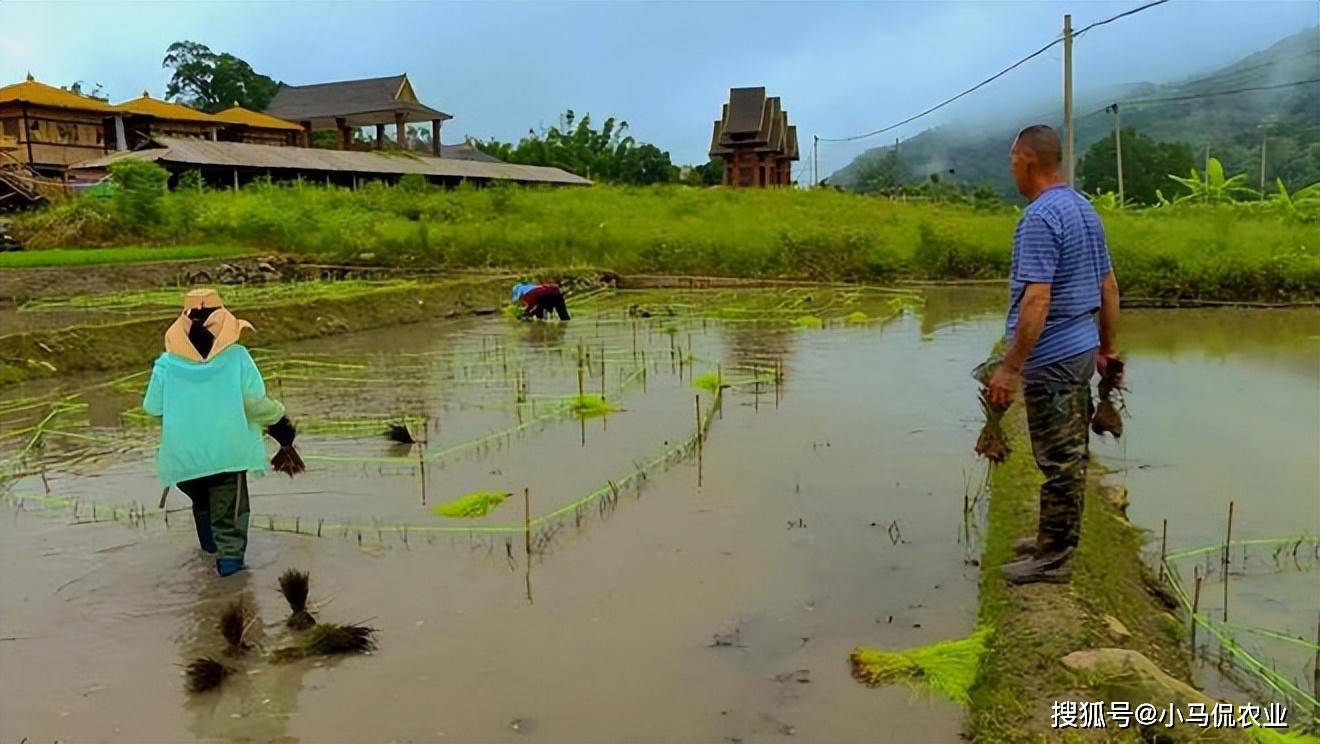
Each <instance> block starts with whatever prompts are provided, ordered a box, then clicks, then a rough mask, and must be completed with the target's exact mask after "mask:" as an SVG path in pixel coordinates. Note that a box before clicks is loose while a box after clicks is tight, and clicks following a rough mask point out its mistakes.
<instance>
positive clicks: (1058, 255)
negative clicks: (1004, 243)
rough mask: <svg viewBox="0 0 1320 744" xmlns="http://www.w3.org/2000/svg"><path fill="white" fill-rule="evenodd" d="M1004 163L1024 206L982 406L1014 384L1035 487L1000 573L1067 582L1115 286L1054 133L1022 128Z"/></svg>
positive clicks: (1109, 355)
mask: <svg viewBox="0 0 1320 744" xmlns="http://www.w3.org/2000/svg"><path fill="white" fill-rule="evenodd" d="M1011 162H1012V168H1013V180H1014V181H1016V182H1017V187H1018V191H1020V192H1021V193H1022V195H1023V196H1025V197H1026V198H1027V199H1028V200H1029V201H1030V202H1031V204H1030V205H1029V206H1028V207H1027V209H1026V211H1025V212H1024V213H1023V214H1022V219H1021V220H1019V222H1018V225H1017V231H1016V232H1015V234H1014V236H1013V265H1012V271H1011V274H1010V299H1009V308H1008V320H1007V324H1006V330H1007V336H1006V340H1007V341H1008V344H1009V348H1008V352H1007V354H1006V355H1005V357H1004V360H1003V362H1002V363H1001V364H1000V365H999V368H998V370H997V371H996V372H995V374H994V377H993V378H992V379H991V381H990V385H989V387H990V402H991V403H992V404H993V405H997V406H1007V405H1008V404H1009V403H1011V402H1012V400H1013V396H1014V394H1015V393H1016V391H1017V388H1018V385H1019V384H1021V385H1022V391H1023V399H1024V403H1025V404H1026V409H1027V428H1028V429H1029V431H1030V435H1031V450H1032V453H1033V455H1034V456H1035V459H1036V465H1037V466H1038V467H1039V468H1040V470H1041V473H1042V474H1043V475H1044V476H1045V482H1044V483H1043V484H1042V485H1041V487H1040V522H1039V527H1038V528H1037V532H1036V537H1035V539H1028V540H1023V541H1020V542H1019V543H1018V544H1017V545H1016V546H1015V547H1016V549H1017V552H1018V553H1019V554H1022V555H1023V556H1024V557H1023V558H1022V559H1021V560H1019V561H1017V562H1015V563H1009V564H1007V565H1005V566H1003V568H1002V571H1003V573H1004V576H1005V578H1007V579H1008V580H1009V581H1011V582H1013V583H1015V584H1025V583H1030V582H1035V581H1056V582H1058V581H1066V580H1067V579H1068V576H1069V575H1070V567H1069V560H1070V559H1071V557H1072V553H1073V550H1074V549H1075V548H1076V547H1077V542H1078V538H1079V536H1080V533H1081V523H1082V501H1083V495H1084V493H1085V489H1086V468H1087V461H1088V459H1089V457H1090V451H1089V431H1088V425H1089V424H1090V420H1091V383H1090V381H1091V375H1092V374H1094V373H1095V372H1096V371H1097V370H1099V371H1100V372H1101V373H1103V371H1104V369H1105V366H1106V365H1107V364H1108V363H1109V361H1110V360H1114V359H1117V358H1118V347H1117V325H1118V301H1119V300H1118V282H1117V280H1116V279H1115V278H1114V272H1113V269H1112V268H1111V266H1110V262H1109V250H1108V248H1107V247H1106V245H1105V231H1104V227H1103V226H1102V225H1101V224H1100V216H1099V215H1097V214H1096V212H1095V210H1094V209H1093V208H1092V207H1091V204H1090V202H1089V201H1087V199H1086V197H1085V196H1083V195H1082V194H1080V193H1078V192H1077V191H1075V190H1073V189H1072V188H1071V187H1070V186H1069V185H1068V183H1067V181H1066V179H1065V178H1064V176H1063V174H1062V173H1060V172H1059V164H1060V162H1061V157H1060V146H1059V136H1058V134H1056V133H1055V131H1054V130H1053V129H1051V128H1049V127H1047V126H1044V125H1035V126H1030V127H1027V128H1026V129H1023V130H1022V131H1021V132H1020V133H1019V134H1018V136H1017V140H1016V141H1015V142H1014V143H1013V148H1012V153H1011Z"/></svg>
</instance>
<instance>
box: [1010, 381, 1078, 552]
mask: <svg viewBox="0 0 1320 744" xmlns="http://www.w3.org/2000/svg"><path fill="white" fill-rule="evenodd" d="M1023 399H1024V402H1025V404H1026V409H1027V428H1028V429H1029V430H1030V432H1031V451H1032V454H1033V455H1035V457H1036V466H1037V467H1039V468H1040V472H1041V474H1042V475H1044V476H1045V482H1044V483H1042V484H1041V486H1040V527H1039V532H1038V534H1037V538H1036V541H1037V545H1039V546H1040V547H1041V548H1042V549H1043V550H1044V551H1046V552H1055V551H1058V550H1063V549H1065V548H1070V547H1075V546H1076V545H1077V540H1078V538H1079V537H1080V536H1081V531H1082V503H1083V498H1084V496H1085V493H1086V465H1087V461H1088V460H1089V459H1090V448H1089V445H1090V439H1089V430H1088V428H1087V425H1088V423H1089V422H1090V420H1091V416H1090V410H1091V386H1090V384H1089V382H1082V383H1076V382H1062V381H1052V380H1051V381H1040V382H1027V383H1026V384H1025V385H1023Z"/></svg>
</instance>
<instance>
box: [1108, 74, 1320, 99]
mask: <svg viewBox="0 0 1320 744" xmlns="http://www.w3.org/2000/svg"><path fill="white" fill-rule="evenodd" d="M1311 83H1320V78H1311V79H1310V80H1294V81H1292V82H1290V83H1279V84H1278V85H1253V86H1251V87H1248V88H1235V89H1233V90H1217V91H1211V92H1210V93H1192V94H1190V95H1185V96H1169V97H1167V98H1137V99H1134V100H1131V101H1127V102H1126V103H1128V104H1137V103H1165V102H1168V101H1190V100H1193V99H1196V98H1213V97H1214V96H1229V95H1233V94H1234V93H1250V92H1251V91H1254V90H1279V89H1280V88H1292V87H1296V86H1298V85H1309V84H1311Z"/></svg>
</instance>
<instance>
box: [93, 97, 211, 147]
mask: <svg viewBox="0 0 1320 744" xmlns="http://www.w3.org/2000/svg"><path fill="white" fill-rule="evenodd" d="M112 108H113V110H114V112H115V113H118V114H120V115H121V116H122V117H123V121H124V134H125V137H126V140H127V142H126V144H127V149H129V150H136V149H137V148H138V146H139V145H141V144H143V143H145V142H148V141H150V139H151V138H152V137H199V138H201V139H208V140H217V139H219V138H220V128H221V127H222V126H223V124H224V122H223V121H221V120H220V119H217V118H216V117H215V116H213V115H211V114H208V113H206V112H205V111H198V110H197V109H195V108H191V107H189V106H184V105H183V104H181V103H170V102H169V101H162V100H160V99H158V98H152V97H151V94H150V93H148V92H147V91H145V90H144V91H142V95H141V96H140V97H138V98H133V99H130V100H127V101H124V102H123V103H116V104H115V105H114V106H113V107H112Z"/></svg>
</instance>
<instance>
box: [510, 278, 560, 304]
mask: <svg viewBox="0 0 1320 744" xmlns="http://www.w3.org/2000/svg"><path fill="white" fill-rule="evenodd" d="M557 294H559V285H557V284H541V285H538V286H535V287H532V288H531V289H529V290H527V291H526V292H523V295H522V297H519V298H518V299H520V300H522V303H523V304H524V305H526V306H527V308H528V309H529V310H530V309H531V308H534V307H536V306H537V304H539V303H540V301H541V300H542V299H544V298H546V297H550V296H553V295H557Z"/></svg>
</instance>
